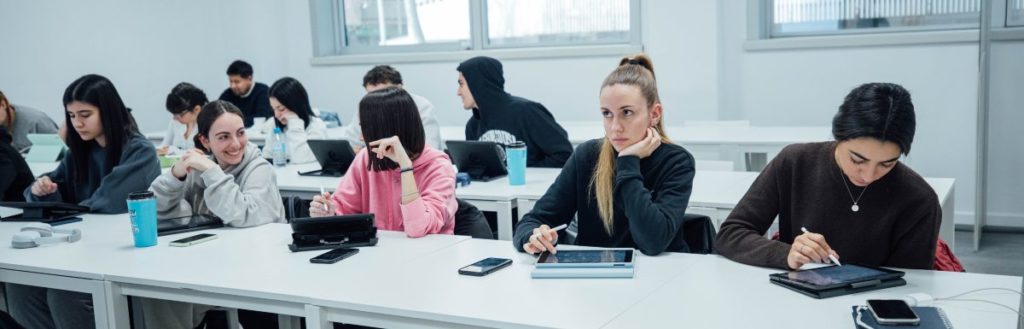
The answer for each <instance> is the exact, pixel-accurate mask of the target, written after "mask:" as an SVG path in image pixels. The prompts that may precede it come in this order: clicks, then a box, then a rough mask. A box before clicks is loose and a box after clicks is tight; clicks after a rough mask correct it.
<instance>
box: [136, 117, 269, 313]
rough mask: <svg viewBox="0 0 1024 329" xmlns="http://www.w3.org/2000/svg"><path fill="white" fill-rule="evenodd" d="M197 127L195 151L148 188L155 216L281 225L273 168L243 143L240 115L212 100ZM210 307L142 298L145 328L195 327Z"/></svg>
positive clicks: (239, 224)
mask: <svg viewBox="0 0 1024 329" xmlns="http://www.w3.org/2000/svg"><path fill="white" fill-rule="evenodd" d="M196 123H197V125H198V129H199V133H198V134H197V135H196V138H195V139H196V141H195V144H196V148H195V149H193V150H190V151H188V152H186V153H185V155H184V156H182V159H181V161H180V162H178V163H177V164H175V165H174V167H173V168H171V170H170V171H168V172H166V173H164V174H163V175H160V177H158V178H157V179H156V180H154V181H153V184H152V185H151V187H150V188H151V189H152V190H153V194H154V195H156V199H157V217H158V218H161V219H167V218H178V217H185V216H192V215H207V216H211V217H217V218H220V219H221V220H222V221H223V222H224V224H225V225H228V226H234V227H249V226H256V225H262V224H266V223H272V222H279V223H283V222H284V221H285V220H284V206H283V205H282V203H281V193H280V192H279V191H278V188H277V179H276V178H275V174H274V168H273V166H271V165H270V163H268V162H267V161H266V160H263V158H262V157H260V151H259V148H257V147H256V145H253V144H251V143H249V141H248V139H247V138H246V136H245V127H244V126H243V124H242V112H241V111H239V110H238V108H236V107H235V106H234V105H231V103H228V102H225V101H214V102H212V103H209V104H207V105H206V106H203V109H202V112H199V116H198V118H197V119H196ZM206 154H212V155H213V158H212V159H211V158H208V157H207V156H206ZM210 308H211V307H209V306H205V305H193V304H189V303H181V302H173V301H165V300H155V299H143V312H144V313H145V315H144V319H145V321H146V323H147V327H148V328H171V327H181V328H194V327H195V326H197V325H198V324H199V322H201V320H202V318H203V314H204V313H205V312H206V311H207V310H209V309H210Z"/></svg>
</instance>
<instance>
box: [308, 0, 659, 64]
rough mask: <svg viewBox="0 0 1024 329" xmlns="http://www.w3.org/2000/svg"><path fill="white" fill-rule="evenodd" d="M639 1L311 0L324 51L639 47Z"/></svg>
mask: <svg viewBox="0 0 1024 329" xmlns="http://www.w3.org/2000/svg"><path fill="white" fill-rule="evenodd" d="M639 1H640V0H310V11H311V12H310V15H311V18H312V21H313V38H314V40H313V41H314V42H313V44H314V48H315V49H314V54H316V56H318V57H324V56H336V55H350V54H392V53H403V52H405V53H408V52H417V53H424V52H427V53H429V52H435V53H444V52H459V51H467V50H485V49H507V48H523V47H563V46H608V45H624V46H633V47H634V48H639V44H640V37H639V5H640V3H639ZM421 57H422V56H421Z"/></svg>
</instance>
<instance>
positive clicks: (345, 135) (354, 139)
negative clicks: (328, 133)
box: [338, 110, 364, 147]
mask: <svg viewBox="0 0 1024 329" xmlns="http://www.w3.org/2000/svg"><path fill="white" fill-rule="evenodd" d="M338 134H339V135H338V138H341V139H344V140H347V141H348V143H349V145H352V147H363V146H364V145H363V142H362V141H360V140H359V135H362V134H363V131H362V130H361V129H360V128H359V110H356V113H355V114H353V115H352V120H348V123H347V124H345V125H344V126H342V127H341V129H340V131H339V132H338Z"/></svg>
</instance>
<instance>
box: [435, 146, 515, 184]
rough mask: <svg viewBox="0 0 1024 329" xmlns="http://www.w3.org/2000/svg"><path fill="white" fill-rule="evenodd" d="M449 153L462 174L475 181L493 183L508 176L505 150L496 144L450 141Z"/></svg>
mask: <svg viewBox="0 0 1024 329" xmlns="http://www.w3.org/2000/svg"><path fill="white" fill-rule="evenodd" d="M446 144H447V145H448V153H449V154H451V156H452V161H453V162H455V166H456V167H458V168H459V171H460V172H464V173H468V174H469V178H470V179H472V180H475V181H483V182H487V181H492V180H495V179H498V178H501V177H505V176H506V175H508V169H507V168H506V167H505V149H503V148H502V147H501V145H498V144H497V143H495V142H485V141H448V142H447V143H446Z"/></svg>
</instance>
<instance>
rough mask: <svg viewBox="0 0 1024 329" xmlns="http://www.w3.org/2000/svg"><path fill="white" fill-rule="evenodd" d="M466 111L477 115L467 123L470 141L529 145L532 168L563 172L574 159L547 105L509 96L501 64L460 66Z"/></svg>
mask: <svg viewBox="0 0 1024 329" xmlns="http://www.w3.org/2000/svg"><path fill="white" fill-rule="evenodd" d="M458 71H459V91H458V95H459V97H460V98H462V107H463V108H465V109H467V110H472V111H473V116H472V117H470V118H469V121H468V122H466V140H470V141H475V140H481V141H490V142H495V143H498V144H502V145H509V144H512V142H517V141H521V142H524V143H526V155H527V158H526V165H527V166H528V167H551V168H561V167H562V166H563V165H565V162H566V161H567V160H568V159H569V156H570V155H572V144H571V143H569V137H568V134H567V133H566V132H565V129H563V128H562V126H560V125H558V122H555V117H554V116H552V115H551V112H550V111H548V109H547V108H545V107H544V105H541V104H540V103H537V102H534V101H531V100H528V99H525V98H522V97H516V96H512V95H510V94H509V93H508V92H505V77H504V72H503V71H502V67H501V62H499V61H498V60H496V59H494V58H490V57H485V56H478V57H473V58H470V59H468V60H466V61H465V62H462V63H461V64H459V67H458Z"/></svg>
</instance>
